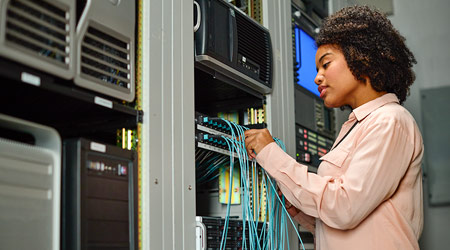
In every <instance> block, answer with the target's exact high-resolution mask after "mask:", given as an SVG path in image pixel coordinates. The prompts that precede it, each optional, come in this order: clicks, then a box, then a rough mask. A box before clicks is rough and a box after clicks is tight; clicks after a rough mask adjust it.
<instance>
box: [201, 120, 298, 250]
mask: <svg viewBox="0 0 450 250" xmlns="http://www.w3.org/2000/svg"><path fill="white" fill-rule="evenodd" d="M198 119H200V121H198V123H197V124H202V126H203V125H208V124H209V125H211V126H215V127H217V128H219V127H220V130H221V131H224V133H217V134H214V133H212V132H210V131H208V130H204V131H202V133H198V134H197V135H196V136H197V142H200V143H204V144H205V145H206V143H208V142H209V144H208V145H215V146H218V147H220V148H222V149H223V151H222V153H217V152H219V151H212V150H198V151H197V154H196V177H197V185H199V184H204V183H208V182H212V181H213V180H217V178H218V177H219V176H220V175H221V174H223V171H228V174H227V176H228V178H229V180H228V181H227V182H226V183H227V184H228V187H227V190H229V192H228V195H227V196H226V197H227V202H226V204H227V206H226V214H225V220H224V225H223V227H222V228H223V230H222V232H221V239H220V249H221V250H222V249H230V248H229V246H228V245H227V239H230V237H229V236H228V228H229V221H230V208H231V204H232V194H231V193H232V190H240V194H239V195H240V204H241V207H242V213H241V215H240V218H241V219H242V220H243V223H242V226H243V230H242V231H243V232H244V233H243V234H242V237H241V238H240V239H242V241H241V243H240V249H257V250H260V249H261V250H263V249H289V243H288V242H289V234H288V225H289V223H291V224H292V226H293V228H294V229H295V231H296V233H297V237H298V239H299V241H300V245H301V246H302V249H305V248H304V246H303V242H302V239H301V237H300V234H299V232H298V230H297V226H296V223H294V222H293V220H292V218H291V217H290V216H289V214H288V212H287V210H286V208H285V206H284V204H285V200H284V196H282V197H280V196H279V195H278V190H277V188H276V183H275V180H274V179H273V178H271V177H270V176H269V175H268V174H267V173H266V172H265V171H264V169H263V168H261V167H260V166H259V165H258V164H257V163H256V161H255V160H254V159H253V160H250V159H249V157H248V155H247V151H246V148H245V141H244V139H245V136H244V131H245V130H247V129H248V128H247V127H245V126H241V125H238V124H236V123H233V122H230V121H228V120H225V119H222V118H211V117H207V116H203V117H200V118H198ZM211 126H209V127H211ZM274 141H275V142H276V143H277V144H278V145H279V146H280V147H281V148H282V149H283V150H285V151H286V149H285V146H284V143H283V142H282V141H281V140H279V139H277V138H274ZM204 148H207V147H204ZM234 171H239V172H240V173H238V174H240V183H239V182H238V183H236V181H234V180H233V177H235V176H236V173H233V172H234ZM237 176H239V175H237ZM261 224H262V225H265V226H263V227H261V226H260V225H261Z"/></svg>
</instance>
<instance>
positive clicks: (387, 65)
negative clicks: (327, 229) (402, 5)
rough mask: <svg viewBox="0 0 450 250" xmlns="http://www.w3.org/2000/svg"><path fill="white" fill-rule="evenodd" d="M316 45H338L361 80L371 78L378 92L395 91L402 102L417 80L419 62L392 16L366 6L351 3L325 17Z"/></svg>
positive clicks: (355, 74)
mask: <svg viewBox="0 0 450 250" xmlns="http://www.w3.org/2000/svg"><path fill="white" fill-rule="evenodd" d="M316 45H317V47H320V46H321V45H335V46H337V47H338V48H339V49H340V50H341V51H342V52H343V54H344V57H345V60H346V61H347V64H348V67H349V69H350V71H351V72H352V73H353V75H354V76H355V77H356V79H358V80H359V81H362V82H365V79H364V78H363V77H368V78H369V79H370V82H371V84H372V87H373V88H374V89H375V90H376V91H379V92H381V91H386V92H388V93H394V94H395V95H397V98H398V99H399V101H400V104H402V103H403V102H404V101H405V100H406V96H407V95H409V87H410V86H411V85H412V83H413V82H414V80H415V74H414V72H413V71H412V66H413V64H415V63H417V61H416V59H415V58H414V55H413V54H412V52H411V51H410V50H409V49H408V48H407V47H406V44H405V38H404V37H403V36H402V35H400V33H399V32H398V30H396V29H395V28H394V27H393V26H392V23H391V22H390V21H389V19H387V18H386V16H385V15H384V14H382V13H381V12H379V11H378V10H375V9H371V8H369V7H367V6H352V7H347V8H343V9H341V10H339V11H338V12H336V13H335V14H333V15H331V16H330V17H328V18H326V19H325V21H324V22H323V24H322V27H321V29H320V32H319V34H318V36H317V38H316Z"/></svg>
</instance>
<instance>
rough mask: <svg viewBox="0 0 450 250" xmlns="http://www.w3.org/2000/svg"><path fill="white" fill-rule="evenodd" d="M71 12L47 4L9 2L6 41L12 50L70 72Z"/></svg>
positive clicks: (42, 2) (24, 0) (20, 1)
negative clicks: (17, 49) (15, 49)
mask: <svg viewBox="0 0 450 250" xmlns="http://www.w3.org/2000/svg"><path fill="white" fill-rule="evenodd" d="M69 18H70V15H69V8H68V7H65V8H62V7H59V6H58V7H57V6H55V5H53V4H51V3H48V2H45V1H36V0H10V1H9V2H8V4H7V7H6V25H5V40H6V44H7V45H8V46H10V47H14V48H19V49H21V50H22V51H24V52H25V53H28V54H30V55H33V56H36V57H39V58H45V60H46V61H49V62H52V63H54V64H56V65H58V66H60V67H63V68H66V69H67V68H69V62H70V60H69V58H70V52H71V51H70V42H71V41H70V38H69Z"/></svg>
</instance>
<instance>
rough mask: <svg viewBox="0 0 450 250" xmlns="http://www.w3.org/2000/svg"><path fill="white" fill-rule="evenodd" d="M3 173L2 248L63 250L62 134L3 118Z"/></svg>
mask: <svg viewBox="0 0 450 250" xmlns="http://www.w3.org/2000/svg"><path fill="white" fill-rule="evenodd" d="M24 139H26V140H24ZM0 172H1V174H0V248H1V249H2V250H29V249H36V250H57V249H59V247H60V202H61V200H60V190H61V186H60V183H61V177H60V176H61V139H60V137H59V134H58V133H57V132H56V131H55V130H54V129H52V128H49V127H45V126H42V125H39V124H35V123H32V122H28V121H24V120H21V119H17V118H13V117H10V116H6V115H3V114H0Z"/></svg>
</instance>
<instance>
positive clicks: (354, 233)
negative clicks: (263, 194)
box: [256, 94, 423, 250]
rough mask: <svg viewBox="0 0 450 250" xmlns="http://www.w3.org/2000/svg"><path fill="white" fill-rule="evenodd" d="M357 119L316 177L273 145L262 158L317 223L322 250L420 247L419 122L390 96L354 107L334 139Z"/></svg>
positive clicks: (259, 158)
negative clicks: (354, 125) (353, 126)
mask: <svg viewBox="0 0 450 250" xmlns="http://www.w3.org/2000/svg"><path fill="white" fill-rule="evenodd" d="M355 122H358V124H357V125H356V127H355V128H354V129H353V130H352V131H351V132H350V133H349V134H348V135H347V137H346V138H345V139H344V140H343V141H342V143H341V144H339V146H337V147H336V148H334V149H333V150H331V151H330V152H329V153H328V154H326V155H325V156H323V157H322V158H321V159H322V160H323V161H322V163H321V164H320V166H319V169H318V173H317V174H314V173H309V172H308V168H307V166H305V165H302V164H299V163H298V162H296V160H295V159H293V158H292V157H290V156H289V155H288V154H286V153H285V152H284V151H283V150H281V148H279V147H278V146H277V144H275V143H270V144H269V145H267V146H266V147H264V148H263V150H261V152H260V153H259V154H258V155H257V157H256V159H257V161H258V163H259V164H260V165H261V166H262V167H263V168H264V169H265V170H266V171H267V172H268V173H269V174H270V175H271V176H272V177H274V178H275V179H276V181H277V183H278V185H279V187H280V189H281V191H282V192H283V194H284V195H285V196H286V198H287V200H289V201H290V202H291V203H292V204H293V205H294V206H296V207H297V208H299V209H300V210H301V211H303V212H304V213H305V214H307V215H309V216H312V217H314V218H316V220H315V223H316V224H315V226H316V231H315V236H316V247H317V249H327V250H329V249H339V250H341V249H346V250H351V249H355V250H367V249H377V250H378V249H383V250H386V249H419V245H418V238H419V236H420V234H421V232H422V227H423V211H422V171H421V161H422V155H423V142H422V137H421V134H420V131H419V129H418V127H417V124H416V122H415V121H414V118H413V117H412V116H411V114H410V113H409V112H408V111H407V110H406V109H405V108H404V107H402V106H401V105H399V104H398V99H397V97H396V96H395V95H394V94H385V95H383V96H382V97H379V98H377V99H375V100H372V101H370V102H368V103H365V104H364V105H361V106H360V107H358V108H356V109H354V110H353V112H352V113H351V114H350V116H349V119H348V121H347V122H345V123H344V125H343V126H342V129H341V131H340V133H339V136H338V138H337V139H336V142H338V141H340V139H341V138H342V137H343V136H344V135H345V134H346V132H347V131H348V130H349V129H350V127H351V126H352V125H353V124H354V123H355ZM336 142H335V144H336ZM299 216H300V215H299ZM296 217H298V216H296ZM296 219H297V221H299V218H296ZM303 221H308V220H303ZM309 221H311V220H309Z"/></svg>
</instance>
